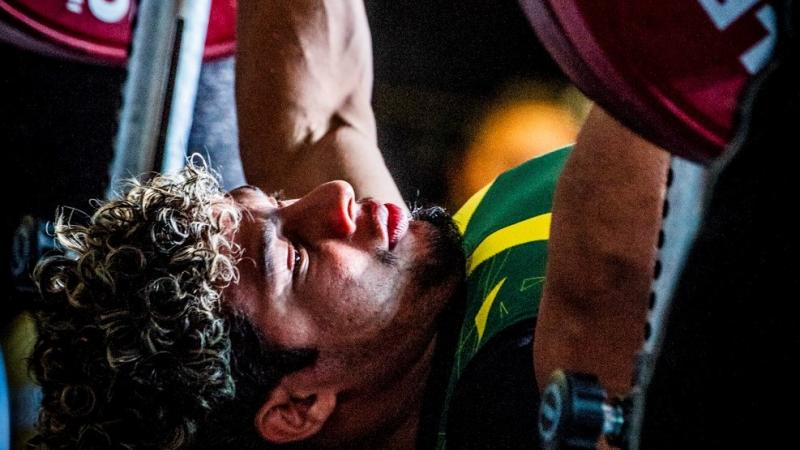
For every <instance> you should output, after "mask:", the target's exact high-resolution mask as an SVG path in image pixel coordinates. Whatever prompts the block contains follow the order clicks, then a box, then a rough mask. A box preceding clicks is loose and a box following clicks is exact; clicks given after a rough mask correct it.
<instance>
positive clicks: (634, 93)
mask: <svg viewBox="0 0 800 450" xmlns="http://www.w3.org/2000/svg"><path fill="white" fill-rule="evenodd" d="M521 4H522V6H523V9H524V10H525V12H526V14H527V16H528V18H529V19H530V21H531V23H532V24H533V25H534V29H535V30H536V32H537V34H538V35H539V37H540V39H541V40H542V42H543V43H544V44H545V46H546V47H547V48H548V50H549V51H550V53H551V54H552V55H553V56H554V58H555V59H556V61H557V62H558V63H559V64H560V65H561V67H562V69H563V70H564V71H565V72H566V73H567V75H568V76H570V78H572V80H573V81H574V82H575V83H576V85H577V86H578V87H579V88H580V89H582V90H583V91H584V92H586V93H587V95H589V96H590V97H592V98H593V99H594V100H596V101H597V102H598V103H600V104H601V105H602V106H603V107H604V108H606V109H607V110H608V111H609V112H610V113H611V114H613V115H614V116H615V117H617V118H618V119H619V120H621V121H622V122H623V123H625V124H626V125H628V126H630V127H631V128H632V129H634V130H636V131H638V132H639V133H641V134H642V135H643V136H645V137H647V138H649V139H651V140H652V141H654V142H655V143H657V144H659V145H661V146H663V147H665V148H667V149H669V150H671V151H672V152H674V153H676V154H678V155H681V156H684V157H687V158H689V159H692V160H695V161H700V162H708V161H709V160H711V159H712V158H714V157H716V156H718V155H719V154H721V153H722V152H723V150H724V148H725V145H726V144H727V142H728V141H729V140H730V138H731V136H732V134H733V128H734V114H735V109H736V104H737V99H738V97H739V95H740V93H741V91H742V89H743V88H744V87H745V85H746V83H747V81H748V79H749V78H750V77H751V76H752V74H754V73H755V72H757V71H758V69H759V68H760V67H761V66H762V65H763V64H764V63H765V62H766V61H767V59H768V56H769V54H770V53H771V50H772V47H773V46H774V41H775V11H774V8H773V6H772V5H771V4H770V2H768V1H761V0H727V1H722V2H720V1H719V0H674V1H671V2H663V1H659V0H637V1H629V0H608V1H603V2H597V1H594V0H552V1H551V0H521Z"/></svg>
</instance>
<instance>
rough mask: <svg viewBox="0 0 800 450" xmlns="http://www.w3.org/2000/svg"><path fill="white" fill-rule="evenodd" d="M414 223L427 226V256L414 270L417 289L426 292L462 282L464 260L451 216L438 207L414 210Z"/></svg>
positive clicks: (460, 240) (412, 213)
mask: <svg viewBox="0 0 800 450" xmlns="http://www.w3.org/2000/svg"><path fill="white" fill-rule="evenodd" d="M411 217H412V218H413V219H414V220H417V221H421V222H427V223H429V224H430V225H432V227H430V228H431V229H430V234H429V237H430V238H429V248H428V254H429V255H430V257H429V258H428V260H427V261H426V262H425V264H422V265H421V266H420V267H419V268H418V269H417V270H418V273H417V279H418V280H419V283H420V286H421V287H423V288H425V289H429V288H433V287H436V286H440V285H442V283H445V282H447V281H449V280H453V279H458V280H463V279H464V271H465V267H466V257H465V256H464V248H463V245H462V238H461V233H460V232H459V231H458V227H456V224H455V223H454V222H453V218H452V216H451V215H450V214H449V213H448V212H447V211H445V209H444V208H442V207H440V206H432V207H427V208H421V207H415V208H414V209H413V210H412V211H411Z"/></svg>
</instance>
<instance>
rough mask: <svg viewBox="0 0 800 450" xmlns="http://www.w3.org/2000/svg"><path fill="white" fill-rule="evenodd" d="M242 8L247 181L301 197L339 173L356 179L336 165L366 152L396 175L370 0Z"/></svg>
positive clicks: (240, 97) (295, 0) (247, 2)
mask: <svg viewBox="0 0 800 450" xmlns="http://www.w3.org/2000/svg"><path fill="white" fill-rule="evenodd" d="M238 8H239V17H238V20H239V23H238V30H237V32H238V49H237V79H236V94H237V106H238V118H239V130H240V146H241V155H242V163H243V165H244V169H245V174H246V176H247V179H248V182H250V183H251V184H255V185H258V186H260V187H262V188H264V189H265V190H277V189H282V190H285V191H287V192H286V193H287V194H288V195H292V196H295V195H300V194H304V193H305V192H306V191H307V190H308V189H310V188H312V187H314V186H316V185H317V184H319V183H321V182H324V181H328V180H329V179H331V178H332V177H336V178H348V175H351V174H348V173H341V174H340V173H337V170H339V169H341V168H343V167H346V166H347V165H348V164H349V160H350V159H355V157H356V156H358V157H360V159H362V160H363V159H364V158H365V155H366V159H367V160H368V161H370V160H377V161H379V163H380V165H381V167H382V169H383V172H385V174H387V175H388V172H386V171H385V167H384V166H383V160H382V159H381V158H380V152H379V151H378V149H377V146H376V137H375V120H374V116H373V113H372V108H371V104H370V96H371V92H372V54H371V52H372V48H371V40H370V35H369V28H368V24H367V20H366V13H365V11H364V6H363V4H362V3H361V1H356V0H292V1H282V0H240V1H239V4H238ZM341 130H345V132H344V133H342V132H341ZM342 135H344V137H342ZM341 142H348V143H349V144H353V145H357V147H356V148H355V149H351V148H344V147H342V146H340V145H339V143H341ZM320 158H321V159H320ZM357 170H362V169H357ZM377 171H378V172H380V170H377ZM298 175H302V176H298ZM355 175H356V176H355V178H359V175H360V174H355ZM389 182H390V183H391V179H389ZM383 183H385V180H384V181H383ZM392 186H393V185H392ZM356 187H357V188H359V187H360V186H356ZM364 188H365V189H367V190H379V191H380V190H381V189H382V186H380V185H378V186H372V185H367V186H365V187H364Z"/></svg>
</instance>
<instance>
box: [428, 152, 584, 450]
mask: <svg viewBox="0 0 800 450" xmlns="http://www.w3.org/2000/svg"><path fill="white" fill-rule="evenodd" d="M570 150H571V147H567V148H564V149H560V150H556V151H554V152H551V153H548V154H546V155H543V156H540V157H538V158H534V159H532V160H530V161H528V162H526V163H524V164H522V165H520V166H518V167H516V168H514V169H512V170H509V171H508V172H505V173H503V174H502V175H500V176H498V177H497V178H496V179H495V180H494V181H493V182H492V183H490V184H489V185H488V186H486V187H484V188H483V189H481V190H480V191H479V192H477V193H476V194H475V195H473V196H472V198H470V199H469V200H468V201H467V202H466V203H465V204H464V206H463V207H462V208H461V209H460V210H459V211H458V212H457V213H456V214H455V215H454V216H453V219H454V220H455V222H456V225H457V226H458V227H459V229H460V231H461V233H462V235H463V237H464V251H465V254H466V256H467V267H466V275H467V280H466V283H467V299H466V301H467V303H466V314H465V316H464V317H465V318H464V322H463V324H462V326H461V330H460V332H459V337H458V341H457V343H456V348H455V357H454V363H453V369H452V372H451V375H450V381H449V383H448V387H447V392H446V394H445V395H446V396H445V403H444V408H443V411H442V415H441V420H440V426H439V435H438V439H437V445H436V447H437V448H438V449H444V448H446V437H447V436H446V426H447V409H448V403H449V401H450V398H451V396H452V393H453V390H454V389H455V386H456V385H457V383H458V380H459V378H460V376H461V374H462V373H463V371H464V369H465V368H466V367H467V364H469V361H470V360H471V359H472V357H473V356H475V355H476V354H477V353H478V352H479V351H480V349H481V348H482V346H483V345H484V344H485V343H486V342H489V341H490V340H491V338H492V337H494V336H496V335H497V334H498V333H500V332H502V331H503V330H504V329H506V328H508V327H509V326H511V325H513V324H516V323H518V322H520V321H522V320H526V319H531V318H535V317H536V314H537V312H538V309H539V300H540V298H541V295H542V288H543V286H544V275H545V266H546V262H547V240H548V238H549V237H550V220H551V216H552V214H551V210H552V204H553V193H554V191H555V186H556V181H557V180H558V176H559V175H560V173H561V170H562V168H563V167H564V163H565V161H566V159H567V156H569V152H570ZM486 382H487V383H491V382H492V380H486ZM533 382H534V380H533V376H531V383H533ZM535 407H536V405H531V408H535Z"/></svg>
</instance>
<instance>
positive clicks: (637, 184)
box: [534, 108, 669, 395]
mask: <svg viewBox="0 0 800 450" xmlns="http://www.w3.org/2000/svg"><path fill="white" fill-rule="evenodd" d="M668 165H669V157H668V154H667V153H666V152H664V151H662V150H660V148H658V147H656V146H654V145H652V144H650V143H649V142H647V141H645V140H643V139H641V138H639V137H638V136H637V135H635V134H634V133H632V132H630V131H629V130H627V129H626V128H625V127H623V126H622V125H620V124H619V123H618V122H616V121H615V120H614V119H612V118H611V117H610V116H608V115H607V114H606V113H605V112H603V111H602V110H600V109H599V108H595V109H594V110H593V111H592V113H591V114H590V115H589V118H588V119H587V121H586V124H585V125H584V127H583V129H582V131H581V133H580V135H579V136H578V140H577V143H576V145H575V149H574V150H573V153H572V155H571V156H570V159H569V160H568V162H567V164H566V166H565V168H564V172H563V173H562V176H561V178H560V180H559V183H558V186H557V188H556V193H555V199H554V205H553V224H552V229H551V236H550V243H549V247H548V252H549V255H548V268H547V281H546V284H545V288H544V294H543V298H542V304H541V309H540V313H539V318H538V321H537V326H536V340H535V344H534V362H535V365H536V376H537V381H538V382H539V387H540V389H541V388H543V387H544V386H545V383H546V381H547V378H548V377H549V375H550V373H551V372H552V371H553V370H555V369H556V368H566V369H569V370H576V371H583V372H590V373H594V374H596V375H598V376H599V378H600V380H601V382H602V383H603V384H604V385H605V387H606V388H607V389H608V390H609V393H610V394H612V395H613V394H619V393H624V392H626V391H627V390H628V388H629V387H630V382H631V376H632V371H633V361H634V354H635V353H636V351H638V349H639V347H640V346H641V344H642V341H643V338H644V336H643V329H644V319H645V315H646V311H647V300H648V294H649V288H650V282H651V280H652V273H653V267H654V263H655V256H656V242H657V236H658V230H659V228H660V225H661V208H662V204H663V199H664V195H665V185H666V175H667V170H668Z"/></svg>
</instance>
